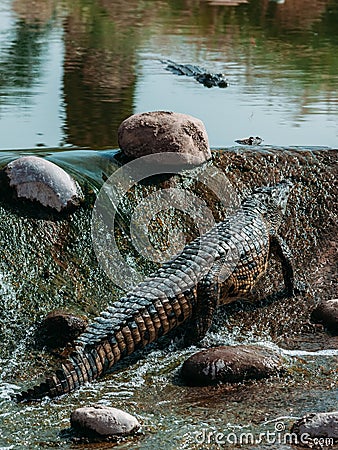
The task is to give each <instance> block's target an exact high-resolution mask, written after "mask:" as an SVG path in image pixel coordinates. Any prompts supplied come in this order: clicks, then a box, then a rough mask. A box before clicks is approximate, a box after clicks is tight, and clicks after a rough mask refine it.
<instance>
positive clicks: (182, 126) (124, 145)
mask: <svg viewBox="0 0 338 450" xmlns="http://www.w3.org/2000/svg"><path fill="white" fill-rule="evenodd" d="M118 141H119V146H120V148H121V150H122V151H123V152H124V154H125V155H126V156H128V157H129V158H139V157H141V156H145V155H150V154H153V153H164V152H173V153H178V154H180V155H184V160H185V162H186V163H188V164H201V163H203V162H204V161H206V160H208V159H210V158H211V151H210V148H209V141H208V135H207V132H206V129H205V126H204V124H203V122H202V121H201V120H199V119H196V118H195V117H192V116H189V115H187V114H180V113H174V112H169V111H152V112H145V113H141V114H134V115H133V116H130V117H128V119H126V120H124V121H123V122H122V123H121V125H120V127H119V129H118Z"/></svg>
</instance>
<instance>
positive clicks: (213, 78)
mask: <svg viewBox="0 0 338 450" xmlns="http://www.w3.org/2000/svg"><path fill="white" fill-rule="evenodd" d="M162 62H163V63H164V64H167V67H166V70H169V71H170V72H173V73H175V74H176V75H185V76H187V77H194V78H195V80H196V81H198V82H199V83H201V84H203V85H204V86H206V87H208V88H211V87H213V86H218V87H220V88H226V87H228V85H229V83H228V80H227V79H226V78H225V75H224V74H223V73H212V72H209V71H207V70H206V69H203V67H199V66H194V65H192V64H177V63H175V62H173V61H170V60H168V61H162Z"/></svg>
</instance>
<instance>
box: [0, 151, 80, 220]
mask: <svg viewBox="0 0 338 450" xmlns="http://www.w3.org/2000/svg"><path fill="white" fill-rule="evenodd" d="M0 189H3V190H5V191H6V194H7V195H9V196H12V197H14V198H16V199H21V200H29V201H34V202H37V203H39V204H40V205H42V206H44V207H47V208H50V209H52V210H56V211H57V212H61V211H65V210H67V209H73V208H74V207H76V206H79V204H80V202H81V200H82V198H83V195H82V192H81V189H80V187H79V186H78V185H77V183H76V182H75V181H74V180H73V178H72V177H71V176H70V175H68V173H67V172H65V171H64V170H63V169H62V168H61V167H59V166H57V165H56V164H54V163H52V162H50V161H47V160H46V159H43V158H39V157H37V156H23V157H21V158H18V159H16V160H14V161H12V162H10V163H9V164H7V166H6V167H5V168H4V169H3V171H2V174H1V186H0ZM11 194H12V195H11Z"/></svg>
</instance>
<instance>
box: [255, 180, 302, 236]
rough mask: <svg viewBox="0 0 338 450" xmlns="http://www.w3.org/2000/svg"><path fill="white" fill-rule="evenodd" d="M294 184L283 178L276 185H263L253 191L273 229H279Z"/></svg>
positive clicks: (257, 202) (256, 201) (259, 206)
mask: <svg viewBox="0 0 338 450" xmlns="http://www.w3.org/2000/svg"><path fill="white" fill-rule="evenodd" d="M293 186H294V184H293V183H292V182H291V181H289V180H283V181H281V182H280V183H278V184H276V185H274V186H262V187H259V188H257V189H255V191H254V192H253V199H254V201H255V203H256V204H257V207H258V208H259V209H260V210H261V212H262V215H263V217H264V218H265V219H266V220H267V221H268V223H269V224H270V227H271V229H272V230H278V228H279V226H280V224H281V222H282V218H283V216H284V214H285V211H286V206H287V203H288V200H289V196H290V193H291V190H292V188H293Z"/></svg>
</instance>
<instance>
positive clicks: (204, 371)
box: [181, 345, 284, 386]
mask: <svg viewBox="0 0 338 450" xmlns="http://www.w3.org/2000/svg"><path fill="white" fill-rule="evenodd" d="M283 362H284V360H283V358H282V357H281V356H280V355H279V354H277V353H276V352H274V351H273V350H271V349H269V348H266V347H261V346H255V345H238V346H234V347H231V346H222V347H215V348H210V349H207V350H203V351H201V352H198V353H195V354H194V355H192V356H191V357H190V358H188V359H187V360H186V361H185V362H184V363H183V366H182V370H181V375H182V377H183V378H184V380H185V382H186V383H187V384H188V385H192V386H194V385H208V384H216V383H226V382H230V383H235V382H239V381H243V380H246V379H260V378H266V377H268V376H271V375H275V374H277V373H278V372H280V371H281V370H282V369H283Z"/></svg>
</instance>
